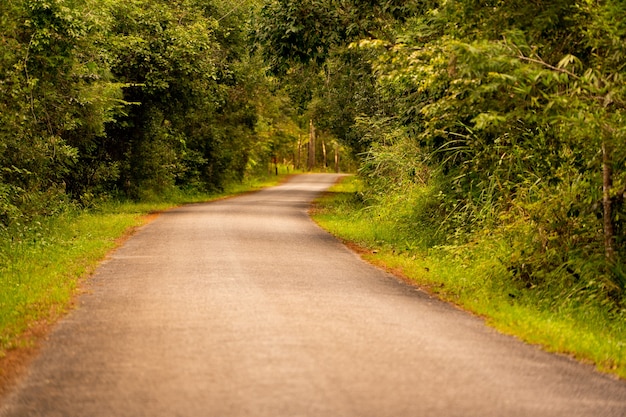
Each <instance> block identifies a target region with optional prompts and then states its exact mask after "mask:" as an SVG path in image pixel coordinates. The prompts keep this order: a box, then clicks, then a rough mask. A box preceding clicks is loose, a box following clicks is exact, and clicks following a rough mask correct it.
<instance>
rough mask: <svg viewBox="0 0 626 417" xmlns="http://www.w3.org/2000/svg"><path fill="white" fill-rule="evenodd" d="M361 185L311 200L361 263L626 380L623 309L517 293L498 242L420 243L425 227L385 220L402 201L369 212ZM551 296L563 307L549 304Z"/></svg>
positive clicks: (350, 181)
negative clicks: (353, 248) (360, 195)
mask: <svg viewBox="0 0 626 417" xmlns="http://www.w3.org/2000/svg"><path fill="white" fill-rule="evenodd" d="M359 186H360V185H359V181H358V180H357V179H356V178H355V177H348V178H346V179H344V181H343V182H341V183H339V184H337V185H336V186H334V187H333V188H331V189H330V190H329V192H328V193H326V195H325V196H323V197H322V198H320V199H319V200H318V201H317V202H316V204H315V207H314V209H313V210H312V215H313V218H314V220H315V221H316V222H317V223H318V224H319V225H320V226H321V227H323V228H325V229H326V230H328V231H330V232H331V233H333V234H334V235H336V236H337V237H339V238H341V239H343V240H344V241H346V242H348V243H350V244H352V245H356V246H358V247H359V248H361V250H360V252H361V253H362V257H363V258H364V259H365V260H367V261H369V262H371V263H373V264H375V265H377V266H380V267H383V268H385V269H387V270H390V271H391V272H394V273H396V274H399V275H402V276H403V277H404V278H405V279H407V280H409V281H411V282H412V283H414V284H416V285H418V286H420V287H422V288H424V289H425V290H427V291H428V292H430V293H432V294H435V295H437V296H438V297H439V298H441V299H443V300H445V301H448V302H451V303H454V304H456V305H458V306H460V307H462V308H463V309H465V310H467V311H470V312H472V313H474V314H476V315H479V316H481V317H483V318H484V319H485V321H486V323H487V324H489V325H490V326H492V327H494V328H496V329H498V330H499V331H501V332H502V333H505V334H509V335H513V336H516V337H518V338H519V339H521V340H523V341H525V342H528V343H531V344H536V345H539V346H541V347H543V348H544V349H545V350H547V351H550V352H555V353H560V354H566V355H569V356H572V357H574V358H576V359H578V360H580V361H582V362H585V363H591V364H594V365H595V366H596V367H597V369H599V370H600V371H602V372H606V373H611V374H613V375H616V376H618V377H621V378H626V321H625V320H624V314H623V312H615V311H613V310H611V309H610V308H608V307H607V306H606V305H604V304H603V303H602V302H600V301H598V302H593V300H591V301H590V300H588V299H587V300H577V299H576V292H575V291H569V292H566V293H562V294H560V293H559V294H546V293H538V292H536V291H535V290H533V289H525V288H520V286H519V285H516V283H515V282H513V280H512V278H511V276H510V274H509V273H508V271H506V269H505V268H504V267H503V266H502V265H501V263H500V262H499V261H498V253H499V252H498V251H501V250H502V249H501V248H499V247H498V245H499V242H498V240H497V239H496V238H484V239H479V240H477V241H476V242H475V243H474V244H472V245H465V246H463V247H462V248H437V247H432V246H430V245H425V244H423V242H427V241H428V240H429V238H428V236H426V237H421V238H420V237H417V236H416V235H419V234H420V233H429V232H428V231H427V230H422V231H420V230H419V229H417V230H416V227H419V226H416V225H413V227H407V226H406V224H404V223H401V222H399V221H398V218H399V217H398V216H394V215H389V210H402V204H397V201H396V202H394V201H391V200H390V202H389V203H388V204H387V205H386V206H370V207H368V206H366V205H364V204H363V202H362V201H360V200H359V199H358V198H356V196H357V195H358V194H357V191H358V189H359ZM394 203H396V204H394ZM420 242H422V243H420ZM549 298H553V299H559V298H561V302H559V303H548V302H546V301H545V300H546V299H549ZM565 298H568V299H567V300H566V299H565Z"/></svg>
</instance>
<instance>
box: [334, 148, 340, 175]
mask: <svg viewBox="0 0 626 417" xmlns="http://www.w3.org/2000/svg"><path fill="white" fill-rule="evenodd" d="M335 172H336V173H337V174H338V173H339V144H338V143H335Z"/></svg>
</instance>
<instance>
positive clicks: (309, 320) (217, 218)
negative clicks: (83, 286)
mask: <svg viewBox="0 0 626 417" xmlns="http://www.w3.org/2000/svg"><path fill="white" fill-rule="evenodd" d="M336 178H337V176H335V175H303V176H299V177H295V178H294V179H292V180H291V181H290V182H288V183H286V184H284V185H282V186H279V187H276V188H272V189H268V190H265V191H262V192H258V193H255V194H250V195H246V196H242V197H238V198H233V199H228V200H223V201H219V202H215V203H209V204H198V205H191V206H186V207H183V208H180V209H177V210H173V211H170V212H167V213H164V214H163V215H161V216H160V217H159V218H158V219H157V220H155V221H154V222H153V223H151V224H149V225H148V226H146V227H144V228H142V229H141V230H140V232H139V233H138V234H136V235H135V236H134V237H133V238H132V239H130V240H129V241H128V242H127V244H126V245H124V247H122V248H120V249H119V250H118V251H117V252H115V253H114V254H113V256H112V257H111V258H110V259H109V260H108V261H106V262H105V263H104V264H102V266H101V267H100V268H99V269H98V271H97V273H96V275H95V276H94V277H93V280H92V281H91V284H90V288H89V290H90V291H89V293H88V294H86V295H84V296H83V297H81V299H80V306H79V308H78V309H76V310H75V311H73V312H72V313H71V314H70V315H69V316H68V317H67V318H66V319H64V320H63V321H62V322H61V323H60V324H59V325H58V326H57V327H56V330H55V331H54V332H53V334H52V335H51V337H50V339H49V340H48V341H47V342H46V344H45V346H44V349H43V351H42V353H41V354H40V356H39V357H38V359H36V361H35V363H34V364H33V365H32V367H31V369H30V371H29V373H28V375H26V376H25V377H24V378H23V380H22V381H21V382H20V384H19V386H18V387H17V388H16V389H15V391H14V392H13V393H12V394H11V395H10V396H9V397H8V398H7V399H6V400H5V403H4V405H3V406H2V407H1V408H0V410H1V411H0V415H1V416H5V417H9V416H29V417H32V416H63V417H74V416H76V417H87V416H88V417H97V416H103V417H104V416H106V417H121V416H151V417H156V416H190V417H191V416H202V417H207V416H216V417H218V416H219V417H229V416H254V417H265V416H267V417H281V416H289V417H293V416H329V417H331V416H332V417H342V416H359V417H363V416H371V417H384V416H398V417H400V416H402V417H407V416H446V417H450V416H462V417H469V416H480V417H487V416H497V417H503V416H506V417H512V416H533V417H537V416H566V417H574V416H604V417H606V416H626V384H625V383H624V382H621V381H616V380H614V379H612V378H610V377H607V376H604V375H600V374H598V373H596V372H594V371H593V370H592V369H591V368H590V367H588V366H584V365H580V364H578V363H575V362H574V361H571V360H569V359H567V358H564V357H560V356H555V355H551V354H548V353H545V352H542V351H540V350H539V349H537V348H535V347H532V346H527V345H524V344H522V343H520V342H518V341H516V340H515V339H513V338H510V337H507V336H502V335H499V334H497V333H496V332H495V331H493V330H491V329H489V328H487V327H486V326H485V325H484V324H483V323H482V321H481V320H479V319H477V318H475V317H472V316H470V315H468V314H466V313H463V312H461V311H458V310H457V309H455V308H452V307H450V306H448V305H446V304H444V303H441V302H439V301H436V300H434V299H432V298H430V297H429V296H428V295H426V294H424V293H423V292H421V291H419V290H417V289H415V288H412V287H410V286H407V285H405V284H403V283H400V282H398V281H397V280H395V279H394V278H393V277H391V276H389V275H388V274H386V273H384V272H381V271H380V270H378V269H375V268H373V267H371V266H369V265H367V264H365V263H364V262H362V261H361V260H360V259H359V258H358V257H357V256H356V255H355V254H353V253H352V252H350V251H349V250H348V249H346V248H345V247H344V246H342V245H341V244H340V243H339V242H338V241H337V240H335V239H334V238H332V237H331V236H329V235H328V234H326V233H325V232H323V231H322V230H320V229H319V228H318V227H317V226H315V225H314V224H313V223H312V222H311V221H310V220H309V218H308V217H307V214H306V211H307V207H308V204H309V202H310V201H311V199H313V198H314V197H315V196H316V195H317V194H318V193H319V192H321V191H322V190H324V189H326V188H327V187H328V186H329V185H331V184H332V183H333V182H334V181H335V180H336Z"/></svg>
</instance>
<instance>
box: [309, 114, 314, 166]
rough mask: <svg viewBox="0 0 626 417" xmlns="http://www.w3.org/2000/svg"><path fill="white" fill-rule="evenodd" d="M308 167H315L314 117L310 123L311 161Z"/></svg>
mask: <svg viewBox="0 0 626 417" xmlns="http://www.w3.org/2000/svg"><path fill="white" fill-rule="evenodd" d="M307 168H308V169H309V171H312V170H313V168H315V126H314V125H313V120H312V119H311V121H310V123H309V163H308V167H307Z"/></svg>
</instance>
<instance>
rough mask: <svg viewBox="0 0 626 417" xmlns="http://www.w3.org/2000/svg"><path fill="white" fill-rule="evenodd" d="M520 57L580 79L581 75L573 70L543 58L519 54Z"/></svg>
mask: <svg viewBox="0 0 626 417" xmlns="http://www.w3.org/2000/svg"><path fill="white" fill-rule="evenodd" d="M518 58H519V59H521V60H522V61H528V62H534V63H535V64H539V65H543V66H544V67H546V68H550V69H551V70H554V71H558V72H562V73H564V74H567V75H569V76H570V77H574V78H575V79H577V80H580V77H579V76H578V75H576V74H574V73H573V72H571V71H568V70H566V69H565V68H559V67H555V66H554V65H550V64H548V63H547V62H546V61H543V60H541V59H535V58H529V57H526V56H524V55H519V56H518Z"/></svg>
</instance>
